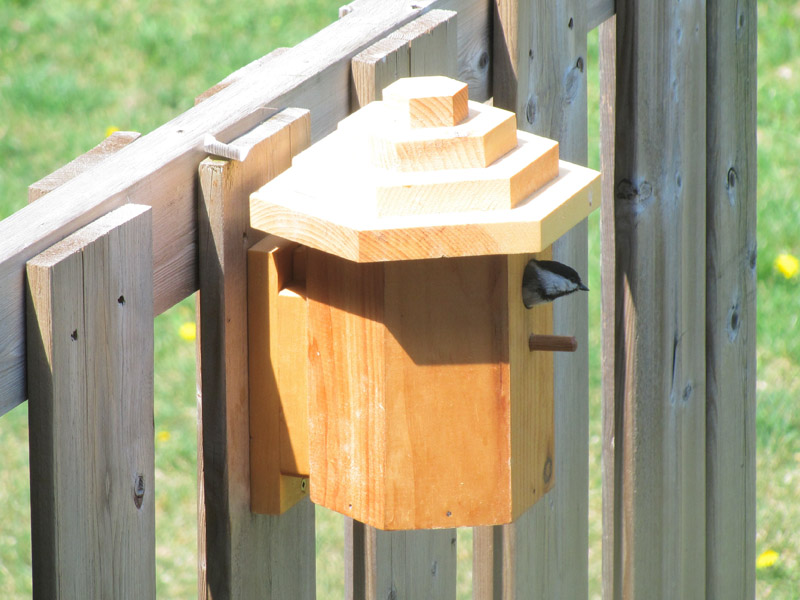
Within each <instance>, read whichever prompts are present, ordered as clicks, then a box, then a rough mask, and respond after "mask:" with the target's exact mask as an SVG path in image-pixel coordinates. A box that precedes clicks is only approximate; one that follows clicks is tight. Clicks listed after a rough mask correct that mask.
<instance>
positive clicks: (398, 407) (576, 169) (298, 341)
mask: <svg viewBox="0 0 800 600" xmlns="http://www.w3.org/2000/svg"><path fill="white" fill-rule="evenodd" d="M599 198H600V193H599V174H598V173H596V172H595V171H592V170H589V169H586V168H584V167H580V166H577V165H573V164H570V163H567V162H563V161H560V160H559V158H558V144H557V143H556V142H554V141H552V140H549V139H545V138H541V137H538V136H535V135H532V134H529V133H525V132H522V131H518V130H517V128H516V120H515V116H514V114H513V113H510V112H508V111H505V110H501V109H498V108H494V107H491V106H487V105H484V104H478V103H475V102H471V101H469V100H468V98H467V86H466V84H463V83H460V82H457V81H454V80H452V79H448V78H444V77H419V78H408V79H402V80H399V81H397V82H395V83H393V84H392V85H390V86H389V87H387V88H386V89H385V90H384V91H383V101H380V102H373V103H371V104H369V105H367V106H366V107H364V108H362V109H361V110H359V111H357V112H356V113H354V114H352V115H351V116H349V117H347V118H346V119H344V120H343V121H341V122H340V124H339V127H338V130H337V131H336V132H334V133H332V134H331V135H329V136H328V137H326V138H324V139H323V140H321V141H320V142H318V143H317V144H315V145H314V146H312V147H311V148H309V149H308V150H306V151H305V152H303V153H301V154H300V155H298V156H297V157H296V158H295V160H294V164H293V166H292V167H291V168H290V169H289V170H288V171H286V172H285V173H283V174H282V175H280V176H278V177H277V178H276V179H274V180H273V181H271V182H270V183H268V184H267V185H265V186H264V187H262V188H261V189H260V190H258V191H257V192H255V193H254V194H253V195H252V197H251V224H252V226H253V227H255V228H257V229H260V230H263V231H264V232H267V233H269V234H270V236H268V237H267V238H265V239H264V240H263V241H261V242H260V243H259V244H258V245H257V246H255V247H254V248H253V249H252V250H251V252H250V270H249V300H248V302H249V309H248V310H249V312H250V334H249V335H250V344H251V346H250V347H251V360H250V370H251V438H252V443H253V448H254V451H253V452H251V470H252V473H253V475H252V478H253V485H252V490H253V492H252V508H253V510H254V511H256V512H273V513H274V512H281V511H283V510H285V509H286V508H288V506H290V505H291V504H292V503H293V502H294V501H296V499H298V498H300V497H302V495H304V494H305V493H306V490H309V489H310V495H311V500H312V501H314V502H316V503H318V504H321V505H323V506H326V507H328V508H330V509H333V510H336V511H338V512H340V513H343V514H345V515H348V516H351V517H353V518H354V519H357V520H359V521H362V522H364V523H368V524H370V525H373V526H375V527H378V528H381V529H419V528H435V527H456V526H476V525H494V524H500V523H508V522H510V521H512V520H513V519H515V518H516V517H518V516H519V515H520V514H522V513H523V512H524V511H525V510H527V509H528V508H529V507H530V506H531V505H533V504H534V503H535V502H536V501H537V500H538V499H539V498H541V497H542V495H543V494H544V493H545V492H547V490H549V489H550V487H551V486H552V485H553V483H554V480H553V461H554V460H557V457H555V456H554V455H553V447H554V433H553V373H552V364H553V363H552V354H551V353H549V352H535V351H532V349H531V348H532V345H531V343H530V340H531V336H532V335H537V334H548V333H552V332H551V331H549V330H548V327H550V323H551V313H550V312H549V311H550V308H549V307H548V306H547V305H545V306H537V307H534V309H532V310H529V309H526V308H525V306H524V304H523V301H522V291H521V290H522V277H523V270H524V268H525V265H526V264H527V262H528V261H529V260H530V258H531V257H532V256H533V253H536V252H541V251H543V250H545V249H546V248H547V247H548V246H549V245H550V244H551V243H552V242H553V241H555V240H556V239H557V238H558V237H560V236H561V235H562V234H564V233H565V232H566V231H567V230H569V229H570V228H571V227H573V226H574V225H575V224H577V223H578V222H580V221H581V220H582V219H584V218H585V217H586V216H587V215H588V214H589V213H590V212H591V211H592V210H593V209H595V208H597V206H598V205H599ZM254 378H255V381H254Z"/></svg>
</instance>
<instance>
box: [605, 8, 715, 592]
mask: <svg viewBox="0 0 800 600" xmlns="http://www.w3.org/2000/svg"><path fill="white" fill-rule="evenodd" d="M616 27H617V87H616V89H617V94H616V115H617V118H616V130H615V140H616V154H615V177H614V180H615V202H614V220H613V222H608V221H604V224H603V227H604V228H613V233H612V232H611V231H609V230H608V229H606V231H605V233H604V238H607V237H608V236H609V235H613V236H614V244H615V256H613V257H611V256H607V255H606V254H605V251H604V260H613V261H614V277H615V288H614V298H613V304H614V306H615V312H614V337H613V338H611V339H608V338H607V339H605V340H604V342H603V343H604V353H605V354H606V356H607V357H610V356H613V361H614V362H613V367H610V369H612V370H607V373H609V372H613V384H610V385H613V389H612V390H611V393H610V394H609V395H607V396H606V397H605V398H604V402H605V404H606V407H605V417H606V422H607V423H608V424H610V423H611V422H613V423H614V430H613V440H614V451H613V454H612V453H607V454H606V456H605V459H606V461H609V460H613V461H614V465H613V467H610V468H613V469H614V474H615V478H614V481H605V482H604V484H605V485H613V486H614V491H613V494H614V505H613V506H606V507H605V509H604V510H605V513H606V519H605V523H606V524H607V526H613V528H614V532H613V535H614V536H615V540H614V544H613V547H614V551H615V554H614V556H613V560H614V563H615V569H614V575H615V578H617V579H616V580H615V581H614V582H613V593H614V596H613V597H614V598H640V597H652V596H656V597H663V598H687V599H689V598H703V597H704V596H705V559H706V556H705V525H706V523H705V471H706V467H705V463H706V461H705V447H706V439H705V430H706V428H705V420H706V406H705V399H706V389H705V388H706V386H705V376H706V373H705V310H704V307H705V303H706V302H705V300H706V298H705V246H706V241H705V232H706V227H705V222H706V207H705V202H703V201H702V199H703V198H705V193H706V170H705V160H706V156H705V148H706V68H705V66H706V6H705V3H704V2H681V3H674V4H658V3H654V2H637V1H635V0H618V2H617V21H616ZM606 306H609V303H608V302H606ZM608 433H609V432H608V431H607V432H606V434H607V435H608ZM607 585H608V584H607ZM607 589H608V588H607Z"/></svg>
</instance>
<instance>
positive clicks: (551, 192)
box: [250, 161, 600, 262]
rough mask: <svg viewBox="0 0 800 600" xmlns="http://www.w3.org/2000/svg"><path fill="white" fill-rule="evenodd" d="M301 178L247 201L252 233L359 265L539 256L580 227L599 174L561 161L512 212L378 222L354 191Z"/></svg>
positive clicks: (282, 181)
mask: <svg viewBox="0 0 800 600" xmlns="http://www.w3.org/2000/svg"><path fill="white" fill-rule="evenodd" d="M299 174H300V171H298V172H289V173H287V174H286V175H285V176H284V177H282V178H279V179H278V180H276V181H274V182H273V183H272V184H271V185H269V186H267V187H266V188H262V189H260V190H258V191H257V192H256V193H254V194H252V195H251V200H250V215H251V223H252V225H253V227H254V228H257V229H260V230H261V231H264V232H270V233H274V234H275V235H279V236H280V237H284V238H287V239H291V240H293V241H296V242H298V243H300V244H304V245H306V246H309V247H312V248H317V249H319V250H324V251H326V252H331V253H334V254H336V255H338V256H341V257H343V258H347V259H349V260H353V261H358V262H373V261H387V260H408V259H415V258H439V257H442V256H451V257H453V256H476V255H486V254H521V253H525V252H538V251H541V250H543V249H545V248H547V247H548V246H549V245H550V244H552V243H553V242H554V241H555V240H557V239H558V238H559V237H560V236H562V235H564V234H565V233H566V232H567V231H569V230H570V228H571V227H573V226H574V225H575V224H577V223H580V222H581V221H582V220H583V219H585V217H586V216H587V215H589V214H590V213H591V212H592V211H593V210H594V209H596V208H597V207H598V206H599V202H598V200H597V199H598V198H599V196H600V178H599V174H598V173H597V172H596V171H593V170H591V169H586V168H584V167H580V166H577V165H574V164H572V163H567V162H564V161H560V162H559V176H558V177H557V178H556V179H555V180H554V181H553V182H552V183H550V184H549V185H547V186H545V187H543V188H542V189H541V190H540V191H539V192H537V193H535V194H533V195H532V196H530V197H529V198H528V199H526V201H524V202H522V203H520V204H519V205H517V206H516V207H514V208H513V209H508V210H491V211H488V210H487V211H469V212H467V211H464V212H455V213H452V212H451V213H438V214H421V215H403V216H392V217H383V218H379V217H378V216H377V215H375V214H374V208H372V209H371V210H370V207H369V206H368V205H365V202H364V201H363V199H364V198H365V196H364V195H359V194H356V193H355V190H352V189H351V190H350V191H349V192H348V190H347V189H336V188H333V187H331V186H327V188H326V186H325V185H324V183H325V182H326V181H329V180H328V179H324V178H320V179H318V180H315V181H311V180H310V178H309V177H308V176H307V175H303V176H302V177H300V179H302V181H295V180H294V178H295V177H298V176H299ZM353 183H354V187H355V186H356V182H353ZM298 188H299V189H300V191H298ZM304 188H305V189H304ZM326 190H327V191H328V192H329V195H327V196H326V195H325V191H326ZM312 194H313V195H312ZM334 195H335V198H336V201H335V202H334V201H331V200H332V196H334ZM366 197H367V198H368V196H366Z"/></svg>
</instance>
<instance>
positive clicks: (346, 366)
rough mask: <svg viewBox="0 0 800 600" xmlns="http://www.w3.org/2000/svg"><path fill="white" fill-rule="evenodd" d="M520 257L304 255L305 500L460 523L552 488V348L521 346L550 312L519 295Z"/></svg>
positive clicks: (351, 511) (397, 520) (479, 520)
mask: <svg viewBox="0 0 800 600" xmlns="http://www.w3.org/2000/svg"><path fill="white" fill-rule="evenodd" d="M526 258H529V257H526V256H525V255H519V256H513V257H506V256H490V257H469V258H457V259H440V260H427V261H396V262H388V263H373V264H358V263H353V262H351V261H347V260H343V259H340V258H338V257H335V256H333V255H330V254H327V253H323V252H319V251H316V250H310V251H309V263H308V273H307V294H308V302H309V343H310V355H311V383H310V386H311V387H310V389H311V396H310V402H311V407H310V409H309V412H310V416H311V429H310V445H311V449H310V461H311V497H312V499H313V500H314V502H317V503H319V504H322V505H324V506H327V507H328V508H331V509H333V510H336V511H338V512H342V513H344V514H346V515H348V516H351V517H353V518H355V519H357V520H359V521H362V522H365V523H368V524H370V525H373V526H376V527H380V528H381V529H390V530H396V529H418V528H431V527H457V526H461V525H475V524H490V523H501V522H509V521H510V520H511V519H512V518H514V517H515V516H517V515H518V514H521V513H522V512H523V511H524V510H525V509H527V508H528V507H529V506H530V505H531V504H532V503H533V502H535V501H536V500H537V499H538V498H540V497H541V496H542V495H543V494H544V493H545V492H546V491H547V489H549V487H550V486H551V485H552V456H553V454H552V444H553V435H552V430H553V420H552V405H553V397H552V389H551V388H550V385H551V384H550V383H549V381H550V380H551V378H552V375H551V374H550V373H552V358H550V359H548V358H547V357H546V356H543V355H540V354H531V353H530V351H529V350H528V335H529V334H530V333H531V332H532V331H533V330H534V329H535V328H537V327H539V326H541V323H540V321H539V320H537V318H538V317H539V316H541V315H546V309H544V310H543V311H539V310H536V311H528V310H526V309H525V307H524V304H523V302H522V298H521V295H520V291H519V290H520V285H521V282H522V270H523V269H524V266H525V264H526V262H527V260H526ZM548 369H550V370H549V371H548ZM542 386H544V387H542ZM545 474H546V476H545Z"/></svg>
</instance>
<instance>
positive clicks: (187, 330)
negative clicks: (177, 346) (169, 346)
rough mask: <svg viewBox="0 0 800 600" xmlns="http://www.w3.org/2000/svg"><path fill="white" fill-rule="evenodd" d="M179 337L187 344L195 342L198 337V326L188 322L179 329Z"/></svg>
mask: <svg viewBox="0 0 800 600" xmlns="http://www.w3.org/2000/svg"><path fill="white" fill-rule="evenodd" d="M178 335H179V336H181V338H182V339H184V340H186V341H187V342H191V341H194V339H195V338H196V337H197V326H196V325H195V324H194V322H193V321H187V322H186V323H183V324H182V325H181V326H180V328H179V329H178Z"/></svg>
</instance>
